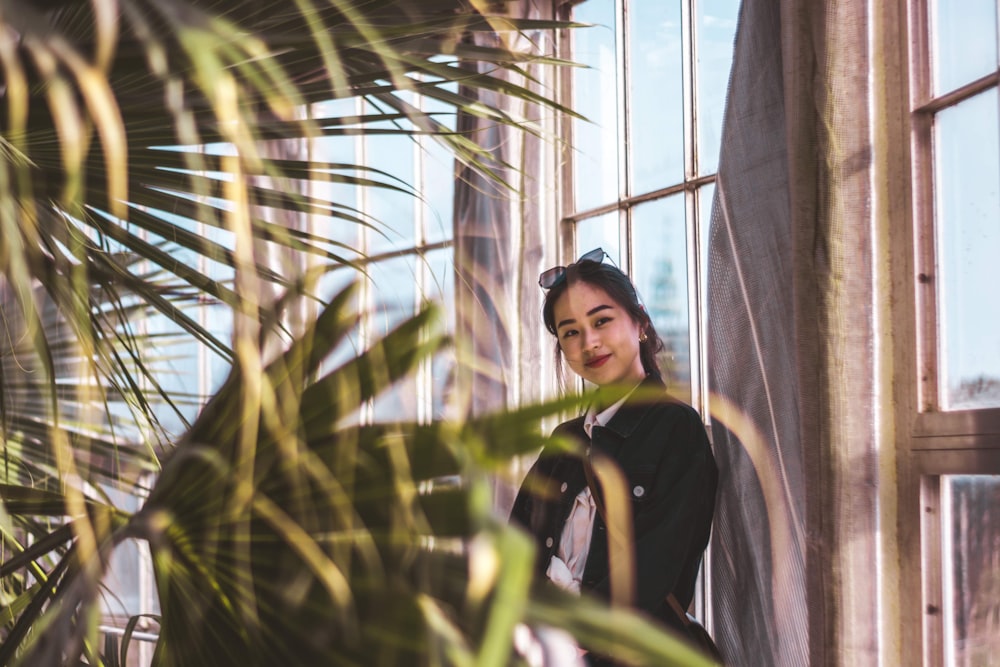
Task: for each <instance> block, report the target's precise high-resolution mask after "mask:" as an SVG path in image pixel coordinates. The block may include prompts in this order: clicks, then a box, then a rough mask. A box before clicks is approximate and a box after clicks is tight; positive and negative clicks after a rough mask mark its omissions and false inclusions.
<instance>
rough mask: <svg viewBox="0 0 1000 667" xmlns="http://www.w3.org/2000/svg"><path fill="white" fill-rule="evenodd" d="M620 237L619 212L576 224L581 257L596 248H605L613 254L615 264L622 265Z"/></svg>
mask: <svg viewBox="0 0 1000 667" xmlns="http://www.w3.org/2000/svg"><path fill="white" fill-rule="evenodd" d="M619 239H620V236H619V234H618V213H617V212H614V213H605V214H604V215H599V216H597V217H596V218H587V219H586V220H581V221H580V222H578V223H577V225H576V256H577V257H579V256H580V255H582V254H583V253H585V252H588V251H590V250H593V249H594V248H604V252H606V253H608V254H609V255H611V259H612V260H613V261H614V262H615V264H617V265H618V266H621V265H622V253H621V242H620V240H619ZM573 259H576V257H574V258H573Z"/></svg>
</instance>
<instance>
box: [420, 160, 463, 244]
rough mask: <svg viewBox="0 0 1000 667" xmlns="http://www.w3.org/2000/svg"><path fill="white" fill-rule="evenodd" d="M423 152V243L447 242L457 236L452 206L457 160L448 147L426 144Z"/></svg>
mask: <svg viewBox="0 0 1000 667" xmlns="http://www.w3.org/2000/svg"><path fill="white" fill-rule="evenodd" d="M424 145H425V146H426V148H427V150H426V151H425V152H424V153H422V161H423V165H422V167H421V168H422V169H423V174H424V182H423V189H422V191H421V196H422V197H423V199H424V201H425V202H426V208H425V211H426V213H425V220H424V242H425V243H437V242H439V241H447V240H449V239H451V238H452V237H453V236H454V232H453V227H452V205H453V203H454V196H455V159H454V157H453V156H452V154H451V152H450V151H449V150H448V148H446V147H444V146H442V145H441V143H440V142H437V141H427V142H425V144H424Z"/></svg>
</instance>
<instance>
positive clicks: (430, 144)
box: [420, 58, 458, 243]
mask: <svg viewBox="0 0 1000 667" xmlns="http://www.w3.org/2000/svg"><path fill="white" fill-rule="evenodd" d="M438 60H441V61H442V62H445V61H444V59H443V58H442V59H438ZM439 87H440V88H442V89H444V90H447V91H449V92H451V93H457V92H458V84H457V83H448V84H441V85H440V86H439ZM422 103H423V107H424V110H425V111H426V112H427V113H428V114H429V115H431V116H433V117H434V120H435V121H436V122H438V123H441V124H442V125H444V126H446V127H448V128H449V129H451V130H454V129H455V113H456V112H455V107H453V106H450V105H448V104H446V103H444V102H441V101H440V100H436V99H434V98H431V97H424V98H422ZM422 143H423V147H424V152H423V153H421V156H420V159H421V161H422V164H421V167H420V168H421V173H422V174H423V184H422V187H421V192H420V194H421V196H422V197H423V199H424V201H425V202H426V209H425V210H426V213H425V218H426V220H425V223H424V242H425V243H437V242H438V241H445V240H448V239H451V238H452V237H453V236H454V232H453V230H452V217H453V215H452V207H453V204H454V201H453V198H454V192H455V157H454V155H453V154H452V152H451V150H450V149H449V148H448V147H446V146H445V145H443V144H442V143H441V142H440V141H435V140H434V139H431V138H429V137H427V138H424V140H423V142H422Z"/></svg>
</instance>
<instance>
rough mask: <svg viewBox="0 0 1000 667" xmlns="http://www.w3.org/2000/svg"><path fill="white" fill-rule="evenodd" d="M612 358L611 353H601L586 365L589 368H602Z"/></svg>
mask: <svg viewBox="0 0 1000 667" xmlns="http://www.w3.org/2000/svg"><path fill="white" fill-rule="evenodd" d="M610 358H611V355H610V354H604V355H601V356H599V357H594V358H593V359H591V360H590V361H588V362H587V363H586V364H584V365H585V366H586V367H587V368H600V367H601V366H603V365H604V363H605V362H606V361H607V360H608V359H610Z"/></svg>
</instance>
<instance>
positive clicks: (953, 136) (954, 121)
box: [934, 89, 1000, 410]
mask: <svg viewBox="0 0 1000 667" xmlns="http://www.w3.org/2000/svg"><path fill="white" fill-rule="evenodd" d="M997 102H998V98H997V91H996V89H993V90H991V91H988V92H986V93H983V94H980V95H977V96H976V97H973V98H971V99H969V100H967V101H965V102H962V103H961V104H958V105H956V106H954V107H951V108H949V109H946V110H944V111H942V112H941V113H939V114H938V115H937V117H936V120H935V131H936V135H935V145H934V149H935V152H934V158H935V165H934V168H935V179H936V184H935V186H936V187H935V194H936V197H937V200H936V202H935V207H936V221H935V222H936V226H937V231H936V235H937V253H938V255H937V264H938V269H937V270H938V294H937V297H938V363H939V372H938V378H939V379H938V383H939V388H938V391H939V396H940V403H941V406H942V408H943V409H946V410H949V409H951V410H954V409H968V408H984V407H995V406H1000V335H998V333H997V332H998V331H1000V292H998V291H997V290H996V289H994V288H993V286H994V285H995V284H996V283H997V282H998V280H1000V268H998V266H1000V265H998V263H997V258H998V257H1000V194H998V189H1000V138H998V133H997V128H998V117H997Z"/></svg>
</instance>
